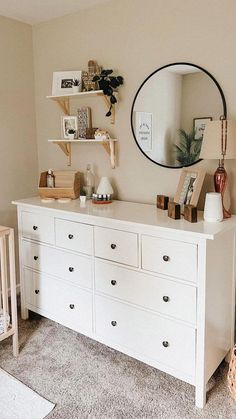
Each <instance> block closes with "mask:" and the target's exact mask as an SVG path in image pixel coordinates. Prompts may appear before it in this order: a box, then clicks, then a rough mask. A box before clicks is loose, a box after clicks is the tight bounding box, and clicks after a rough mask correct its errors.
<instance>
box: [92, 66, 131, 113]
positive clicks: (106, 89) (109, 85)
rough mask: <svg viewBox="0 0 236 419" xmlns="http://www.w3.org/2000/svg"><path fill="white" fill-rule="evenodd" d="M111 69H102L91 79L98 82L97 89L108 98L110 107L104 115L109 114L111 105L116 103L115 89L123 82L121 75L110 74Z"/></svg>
mask: <svg viewBox="0 0 236 419" xmlns="http://www.w3.org/2000/svg"><path fill="white" fill-rule="evenodd" d="M112 73H113V70H102V71H101V74H98V75H96V76H94V77H93V81H94V82H95V81H96V82H98V85H99V89H101V90H102V91H103V93H104V95H106V96H108V97H109V98H110V108H109V111H108V112H107V113H106V116H111V110H112V107H113V105H115V103H117V99H116V97H115V95H114V92H115V91H116V89H117V88H118V87H119V86H121V85H122V84H123V82H124V79H123V77H121V76H114V75H113V76H112V75H111V74H112Z"/></svg>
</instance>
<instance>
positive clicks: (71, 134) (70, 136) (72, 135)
mask: <svg viewBox="0 0 236 419" xmlns="http://www.w3.org/2000/svg"><path fill="white" fill-rule="evenodd" d="M68 138H69V139H70V140H74V138H75V130H74V129H73V128H69V129H68Z"/></svg>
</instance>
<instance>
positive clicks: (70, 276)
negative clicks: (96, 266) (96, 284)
mask: <svg viewBox="0 0 236 419" xmlns="http://www.w3.org/2000/svg"><path fill="white" fill-rule="evenodd" d="M22 249H23V263H24V266H27V267H29V268H32V269H37V270H39V271H41V272H45V273H47V274H50V275H54V276H58V277H59V278H62V279H64V280H67V281H70V282H73V283H74V284H76V285H79V286H81V287H86V288H92V261H91V259H90V258H88V257H84V256H82V255H76V254H73V253H67V252H65V251H64V250H59V249H54V248H52V247H47V246H43V245H39V244H36V243H30V242H27V241H25V240H23V241H22Z"/></svg>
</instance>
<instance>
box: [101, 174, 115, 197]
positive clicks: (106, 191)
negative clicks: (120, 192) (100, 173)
mask: <svg viewBox="0 0 236 419" xmlns="http://www.w3.org/2000/svg"><path fill="white" fill-rule="evenodd" d="M113 192H114V191H113V189H112V186H111V184H110V182H109V179H108V177H105V176H104V177H102V178H101V180H100V183H99V185H98V189H97V194H98V195H112V194H113Z"/></svg>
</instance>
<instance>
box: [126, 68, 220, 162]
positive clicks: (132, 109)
mask: <svg viewBox="0 0 236 419" xmlns="http://www.w3.org/2000/svg"><path fill="white" fill-rule="evenodd" d="M173 65H191V66H193V67H196V68H198V69H199V70H201V71H203V72H204V73H206V74H207V75H208V76H209V77H210V78H211V79H212V80H213V82H214V83H215V85H216V87H217V88H218V90H219V92H220V95H221V99H222V105H223V116H224V117H225V118H227V106H226V100H225V96H224V93H223V90H222V88H221V87H220V85H219V83H218V81H217V80H216V79H215V78H214V77H213V76H212V74H211V73H209V71H207V70H205V69H204V68H202V67H200V66H199V65H196V64H192V63H186V62H177V63H171V64H166V65H164V66H162V67H160V68H158V69H157V70H155V71H153V72H152V73H151V74H150V75H149V76H148V77H147V78H146V79H145V80H144V81H143V83H142V84H141V85H140V87H139V89H138V90H137V92H136V94H135V96H134V100H133V103H132V107H131V115H130V121H131V129H132V133H133V137H134V140H135V142H136V144H137V146H138V148H139V150H140V151H141V153H143V155H144V156H145V157H146V158H147V159H149V160H150V161H151V162H152V163H155V164H157V165H158V166H161V167H166V168H168V169H182V168H183V167H189V166H193V165H194V164H197V163H199V162H200V161H201V160H202V159H198V160H196V161H195V162H194V163H191V164H187V165H186V166H178V167H173V166H167V165H164V164H161V163H157V162H156V161H155V160H153V159H151V158H150V157H148V156H147V154H146V153H145V152H144V151H143V150H142V149H141V147H140V145H139V144H138V141H137V139H136V136H135V132H134V127H133V118H132V116H133V111H134V105H135V101H136V99H137V96H138V94H139V92H140V90H141V89H142V87H143V86H144V84H145V83H146V82H147V81H148V80H149V79H150V78H151V77H152V76H153V75H154V74H156V73H158V72H159V71H161V70H163V69H164V68H167V67H171V66H173Z"/></svg>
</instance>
